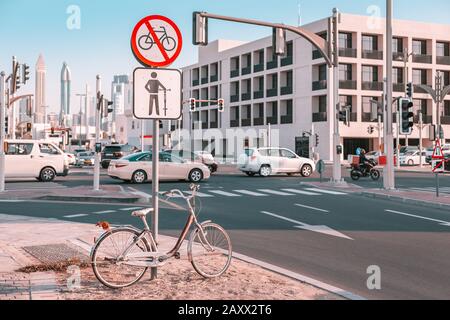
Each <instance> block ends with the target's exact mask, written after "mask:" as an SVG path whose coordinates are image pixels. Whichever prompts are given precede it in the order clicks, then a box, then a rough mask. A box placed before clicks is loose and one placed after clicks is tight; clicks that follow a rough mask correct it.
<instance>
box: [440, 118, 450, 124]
mask: <svg viewBox="0 0 450 320" xmlns="http://www.w3.org/2000/svg"><path fill="white" fill-rule="evenodd" d="M441 124H444V125H450V116H442V117H441Z"/></svg>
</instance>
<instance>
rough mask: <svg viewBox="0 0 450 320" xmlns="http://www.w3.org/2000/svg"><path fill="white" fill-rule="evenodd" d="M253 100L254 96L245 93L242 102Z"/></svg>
mask: <svg viewBox="0 0 450 320" xmlns="http://www.w3.org/2000/svg"><path fill="white" fill-rule="evenodd" d="M251 99H252V94H251V93H250V92H247V93H243V94H242V95H241V100H242V101H247V100H251Z"/></svg>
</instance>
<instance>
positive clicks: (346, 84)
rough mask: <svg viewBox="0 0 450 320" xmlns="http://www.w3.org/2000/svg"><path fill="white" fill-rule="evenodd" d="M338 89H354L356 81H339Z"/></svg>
mask: <svg viewBox="0 0 450 320" xmlns="http://www.w3.org/2000/svg"><path fill="white" fill-rule="evenodd" d="M339 88H340V89H350V90H355V89H356V81H355V80H339Z"/></svg>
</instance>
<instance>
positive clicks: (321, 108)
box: [319, 96, 327, 113]
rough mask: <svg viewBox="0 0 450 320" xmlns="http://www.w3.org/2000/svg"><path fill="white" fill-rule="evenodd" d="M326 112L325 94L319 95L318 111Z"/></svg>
mask: <svg viewBox="0 0 450 320" xmlns="http://www.w3.org/2000/svg"><path fill="white" fill-rule="evenodd" d="M326 112H327V96H320V97H319V113H326Z"/></svg>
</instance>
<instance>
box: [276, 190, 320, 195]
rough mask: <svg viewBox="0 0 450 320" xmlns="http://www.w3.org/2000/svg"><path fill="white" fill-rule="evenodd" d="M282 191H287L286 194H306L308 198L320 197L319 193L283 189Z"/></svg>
mask: <svg viewBox="0 0 450 320" xmlns="http://www.w3.org/2000/svg"><path fill="white" fill-rule="evenodd" d="M281 190H282V191H286V192H292V193H297V194H304V195H307V196H320V194H318V193H314V192H310V191H305V190H297V189H281Z"/></svg>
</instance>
